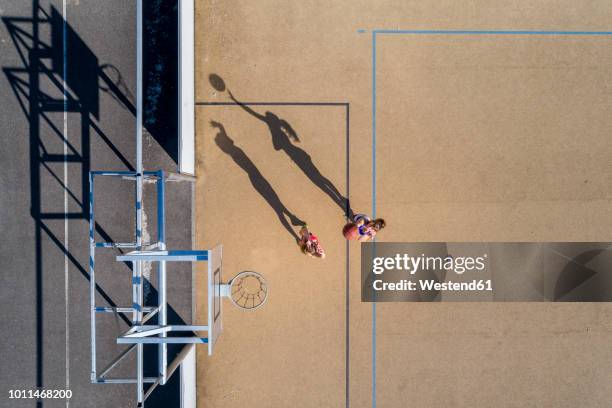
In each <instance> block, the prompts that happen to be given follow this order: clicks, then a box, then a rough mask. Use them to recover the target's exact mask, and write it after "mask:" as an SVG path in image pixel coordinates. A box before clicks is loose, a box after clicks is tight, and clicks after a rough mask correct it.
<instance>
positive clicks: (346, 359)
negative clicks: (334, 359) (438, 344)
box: [195, 101, 351, 408]
mask: <svg viewBox="0 0 612 408" xmlns="http://www.w3.org/2000/svg"><path fill="white" fill-rule="evenodd" d="M195 105H196V106H240V105H248V106H323V107H325V106H344V107H345V117H346V125H345V127H346V181H345V182H346V186H345V194H346V195H345V197H346V199H347V201H348V203H350V198H349V191H350V174H351V172H350V149H349V148H350V135H351V130H350V129H351V127H350V106H351V104H350V103H349V102H235V101H232V102H229V101H228V102H208V101H197V102H196V103H195ZM349 205H350V204H349ZM345 216H346V219H347V221H348V211H346V215H345ZM349 248H350V247H349V242H348V241H346V262H345V265H346V271H345V320H346V322H345V334H344V335H345V355H344V366H345V389H344V392H345V405H346V408H349V406H350V382H349V380H350V352H349V350H350V302H349V300H350V298H349V289H350V285H349V282H350V281H349V277H350V268H349V260H350V249H349Z"/></svg>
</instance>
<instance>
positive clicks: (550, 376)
mask: <svg viewBox="0 0 612 408" xmlns="http://www.w3.org/2000/svg"><path fill="white" fill-rule="evenodd" d="M537 4H538V6H537V7H536V3H534V2H533V1H479V0H474V1H464V2H454V1H441V2H439V1H416V0H415V1H412V0H409V1H401V2H399V1H392V0H380V1H370V2H368V1H362V0H353V1H344V0H343V1H331V2H330V1H273V0H258V1H236V0H227V1H218V0H199V1H197V3H196V68H197V69H196V105H197V106H196V130H197V136H196V166H197V167H196V176H197V182H196V183H197V186H196V221H195V222H196V224H195V228H196V241H197V242H196V244H195V246H196V247H198V248H211V247H213V246H214V245H215V244H217V243H222V244H223V270H224V278H225V279H229V278H231V277H232V276H233V275H235V274H236V273H238V272H239V271H244V270H253V271H257V272H260V273H262V274H263V275H264V276H265V278H266V280H267V282H268V285H269V291H270V293H269V299H268V301H267V303H266V304H265V306H264V307H262V308H260V309H258V310H256V311H253V312H241V311H239V310H237V309H236V308H233V307H231V305H230V304H229V303H228V302H226V305H225V308H224V321H223V326H224V328H223V334H222V335H221V337H220V339H219V342H218V344H217V345H216V348H215V352H214V354H213V355H212V356H208V355H207V353H206V349H205V348H201V349H199V350H198V364H197V369H198V372H197V378H198V404H199V406H201V407H211V408H212V407H224V408H229V407H257V408H262V407H300V408H305V407H317V408H318V407H349V406H350V407H411V408H412V407H414V408H416V407H423V408H430V407H445V408H446V407H555V408H557V407H568V408H575V407H608V406H610V405H609V404H610V401H612V382H611V381H610V378H611V375H610V373H611V370H612V348H611V347H610V344H612V304H609V303H559V304H553V303H377V304H372V303H362V302H361V299H360V294H361V288H360V285H361V276H360V249H359V244H358V243H356V242H350V243H347V241H346V240H344V238H343V236H342V233H341V230H342V227H343V226H344V224H345V222H346V219H345V210H344V208H343V205H342V202H341V201H339V200H338V199H335V198H334V197H336V198H337V197H338V196H340V197H341V198H342V199H343V198H348V199H350V205H351V207H352V209H353V210H354V211H355V212H363V213H368V214H370V215H372V213H373V212H375V214H376V216H380V217H383V218H385V220H386V222H387V227H386V228H385V229H384V230H383V231H381V232H380V234H379V235H378V236H377V240H378V241H382V242H420V241H423V242H439V241H611V240H612V177H611V175H612V160H610V159H611V158H612V143H611V142H610V135H611V133H610V131H611V130H612V115H611V114H610V111H611V109H612V76H611V75H610V72H611V69H612V53H611V52H610V49H611V47H612V36H588V35H579V34H577V35H566V34H559V35H538V34H536V33H535V30H547V31H563V32H570V31H584V30H589V31H605V30H610V29H611V28H612V7H610V5H609V2H608V1H596V0H594V1H590V2H583V3H579V2H576V1H557V2H539V3H537ZM375 30H415V31H419V30H465V31H466V32H465V33H463V34H454V35H450V34H449V35H444V34H441V33H433V32H431V33H427V32H421V33H419V34H417V33H416V32H406V33H405V34H399V33H398V34H397V35H396V34H391V33H385V32H376V31H375ZM480 30H490V31H491V33H489V34H483V35H479V34H475V33H472V34H470V33H469V32H471V31H480ZM502 30H507V31H516V30H534V33H533V34H530V35H527V34H517V35H507V34H502V33H499V31H502ZM220 84H222V85H224V86H220ZM293 132H294V134H295V136H297V138H298V139H299V141H297V140H294V139H293V138H291V137H290V135H291V134H292V133H293ZM299 222H306V223H307V224H308V226H309V228H310V229H311V230H312V231H313V232H314V233H315V234H316V235H317V236H318V237H319V239H320V240H321V243H322V245H323V247H324V248H325V250H326V257H325V259H316V258H313V257H308V256H305V255H304V254H303V253H302V252H300V249H299V247H298V246H297V245H296V241H295V234H297V232H298V231H299V226H298V224H299ZM201 276H204V275H201ZM196 283H197V287H196V293H197V296H198V299H199V301H198V304H197V315H198V320H199V322H205V321H206V317H205V316H206V293H205V291H206V282H205V280H201V281H197V282H196ZM204 324H205V323H204Z"/></svg>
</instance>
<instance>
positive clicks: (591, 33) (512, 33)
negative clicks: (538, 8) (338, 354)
mask: <svg viewBox="0 0 612 408" xmlns="http://www.w3.org/2000/svg"><path fill="white" fill-rule="evenodd" d="M358 32H359V33H364V32H366V30H363V29H360V30H358ZM378 34H381V35H397V34H401V35H406V34H409V35H491V36H495V35H508V36H594V37H595V36H602V37H603V36H612V31H554V30H553V31H546V30H385V29H376V30H372V217H373V218H374V217H376V36H377V35H378ZM372 408H376V298H374V301H373V302H372Z"/></svg>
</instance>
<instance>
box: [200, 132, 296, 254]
mask: <svg viewBox="0 0 612 408" xmlns="http://www.w3.org/2000/svg"><path fill="white" fill-rule="evenodd" d="M210 125H211V126H212V127H213V128H216V129H217V130H218V133H217V136H215V143H216V144H217V146H219V148H220V149H221V150H222V151H223V152H224V153H226V154H227V155H229V156H230V157H231V158H232V160H233V161H234V163H236V164H237V165H238V166H240V168H242V170H244V171H245V172H246V173H247V175H248V176H249V180H250V181H251V184H252V185H253V187H254V188H255V190H257V192H258V193H259V194H260V195H261V196H262V197H263V199H264V200H266V202H267V203H268V204H269V205H270V207H272V209H273V210H274V212H275V213H276V216H277V217H278V219H279V220H280V222H281V224H283V226H284V227H285V229H286V230H287V231H288V232H289V233H290V234H291V236H292V237H293V238H295V240H296V242H297V241H299V236H298V234H297V233H296V232H295V231H294V230H293V228H292V226H291V225H290V224H289V221H288V220H287V218H289V220H290V221H291V224H292V225H294V226H303V225H306V223H305V222H304V221H302V220H300V219H299V218H298V217H296V216H295V214H293V213H292V212H291V211H289V210H288V209H287V207H285V205H284V204H283V203H282V201H281V200H280V198H279V197H278V194H276V191H274V189H273V188H272V186H271V185H270V183H269V182H268V180H266V179H265V178H264V176H263V175H262V174H261V172H260V171H259V170H258V169H257V167H256V166H255V164H253V162H252V161H251V159H249V157H248V156H247V155H246V153H245V152H244V151H243V150H242V149H241V148H239V147H237V146H236V145H235V144H234V141H233V140H232V139H231V138H230V137H229V136H228V135H227V132H226V131H225V127H224V126H223V125H222V124H221V123H219V122H215V121H211V122H210Z"/></svg>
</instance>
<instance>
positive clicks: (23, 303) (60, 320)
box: [0, 0, 192, 408]
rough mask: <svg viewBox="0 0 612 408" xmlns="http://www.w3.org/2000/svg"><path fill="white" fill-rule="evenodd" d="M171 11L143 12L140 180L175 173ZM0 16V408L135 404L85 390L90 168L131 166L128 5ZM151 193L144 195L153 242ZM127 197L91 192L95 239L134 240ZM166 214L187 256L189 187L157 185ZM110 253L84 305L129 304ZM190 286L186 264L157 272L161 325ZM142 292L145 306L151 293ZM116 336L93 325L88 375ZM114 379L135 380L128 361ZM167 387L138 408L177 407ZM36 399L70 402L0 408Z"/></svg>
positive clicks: (77, 2) (163, 5)
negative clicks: (47, 392) (164, 283)
mask: <svg viewBox="0 0 612 408" xmlns="http://www.w3.org/2000/svg"><path fill="white" fill-rule="evenodd" d="M177 2H178V0H172V1H163V0H150V1H145V2H144V3H145V4H146V6H145V7H146V8H145V32H146V34H145V49H146V50H147V51H146V53H145V71H146V74H145V98H146V104H145V125H146V132H145V138H144V141H143V147H144V158H145V162H144V166H145V169H146V170H157V169H160V168H161V169H165V170H171V171H176V167H177V166H176V161H175V160H176V157H177V138H176V132H177V128H178V127H177V123H176V118H177V115H176V109H177V100H176V95H177V91H176V83H177V81H176V74H177V66H176V64H177V47H176V45H177V42H176V41H177V35H176V29H177V23H176V13H177V10H176V7H177ZM0 18H1V19H2V24H0V63H1V65H2V73H1V74H0V98H1V99H0V101H1V102H0V106H1V109H0V123H1V124H2V142H3V143H2V148H0V159H1V162H2V165H3V170H2V172H1V173H0V228H1V231H2V238H1V241H2V245H0V260H1V265H2V270H1V272H0V299H1V305H2V323H1V324H2V332H3V335H2V336H0V354H1V355H2V356H3V364H2V365H1V369H0V373H1V375H0V392H1V394H0V407H66V406H72V407H79V408H85V407H114V408H115V407H132V406H135V398H136V387H135V385H115V384H108V385H106V384H92V383H91V381H90V368H91V367H90V364H91V349H90V313H89V280H88V279H89V268H88V256H89V253H88V248H89V245H88V215H89V197H88V194H87V192H88V183H89V182H88V173H89V171H90V170H131V169H133V167H134V166H135V125H136V118H135V114H134V103H135V94H136V2H135V1H125V0H104V1H99V0H54V1H48V0H21V1H10V0H8V1H7V0H3V1H0ZM64 75H65V82H66V85H67V89H68V94H69V97H68V98H67V100H68V102H67V103H65V102H64V95H63V84H64ZM154 192H155V190H154V186H152V185H147V186H146V188H145V204H144V208H145V213H146V214H147V216H148V231H149V232H150V233H151V235H153V236H154V232H155V228H156V226H155V222H154V220H155V214H154V210H155V208H154V205H153V198H154ZM133 200H134V182H133V181H130V180H121V179H112V180H101V181H100V183H97V181H96V202H95V205H96V206H95V211H96V218H97V223H98V225H97V227H96V233H97V240H113V241H115V242H126V241H132V240H133V239H134V238H133V231H134V223H135V215H134V210H133V208H134V204H133V202H134V201H133ZM166 206H167V209H166V210H167V219H166V224H167V236H168V239H167V243H168V247H169V248H173V249H184V248H191V247H192V185H191V184H189V183H174V184H171V185H169V186H168V188H167V198H166ZM116 254H117V252H116V251H115V250H112V249H108V250H106V252H104V251H99V252H97V261H98V264H97V267H96V275H97V283H98V290H97V300H96V302H97V304H98V306H107V305H117V306H128V305H131V286H130V285H131V270H130V268H129V267H128V266H126V265H124V264H122V263H119V262H116V261H115V260H114V256H115V255H116ZM151 276H152V278H151V280H152V283H153V286H154V284H155V279H154V276H155V274H154V273H152V274H151ZM191 282H192V276H191V265H189V264H179V265H178V266H177V265H170V266H169V267H168V302H169V305H170V310H169V323H177V322H180V321H185V322H191V314H192V301H191V294H192V292H191V289H192V288H191ZM147 294H148V297H147V299H148V300H149V301H150V302H151V303H153V302H154V301H155V294H156V292H155V289H154V287H151V288H149V290H147ZM128 317H129V316H128ZM127 327H128V326H127V324H126V323H125V322H124V320H123V317H122V316H120V315H114V314H107V315H104V316H101V317H100V319H98V325H97V330H98V334H99V342H98V353H97V355H98V370H100V369H102V368H103V367H104V366H105V365H106V364H107V363H108V362H110V361H111V360H112V359H113V358H114V357H115V355H116V353H117V352H118V351H119V350H121V349H123V347H119V346H118V345H117V344H115V338H116V336H117V335H118V334H119V333H121V332H124V331H126V330H127ZM153 358H155V356H153ZM117 370H118V371H117V372H116V375H122V374H123V375H126V376H131V377H133V376H135V358H133V356H131V358H130V359H126V360H125V361H124V362H123V363H122V364H121V366H119V367H117ZM177 380H178V376H177V375H175V376H174V381H173V382H172V383H171V384H169V385H167V386H165V387H158V388H157V389H156V391H155V392H154V394H153V395H152V396H151V398H150V400H148V401H147V404H145V406H147V407H157V406H159V407H161V406H163V407H173V406H178V402H177V401H178V400H177V398H178V393H177V389H178V388H177V387H178V383H177ZM36 389H51V390H54V389H55V390H58V389H59V390H62V389H69V390H71V391H72V398H71V399H69V400H66V399H44V400H38V401H37V400H35V399H9V391H10V390H26V391H28V390H36Z"/></svg>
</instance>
